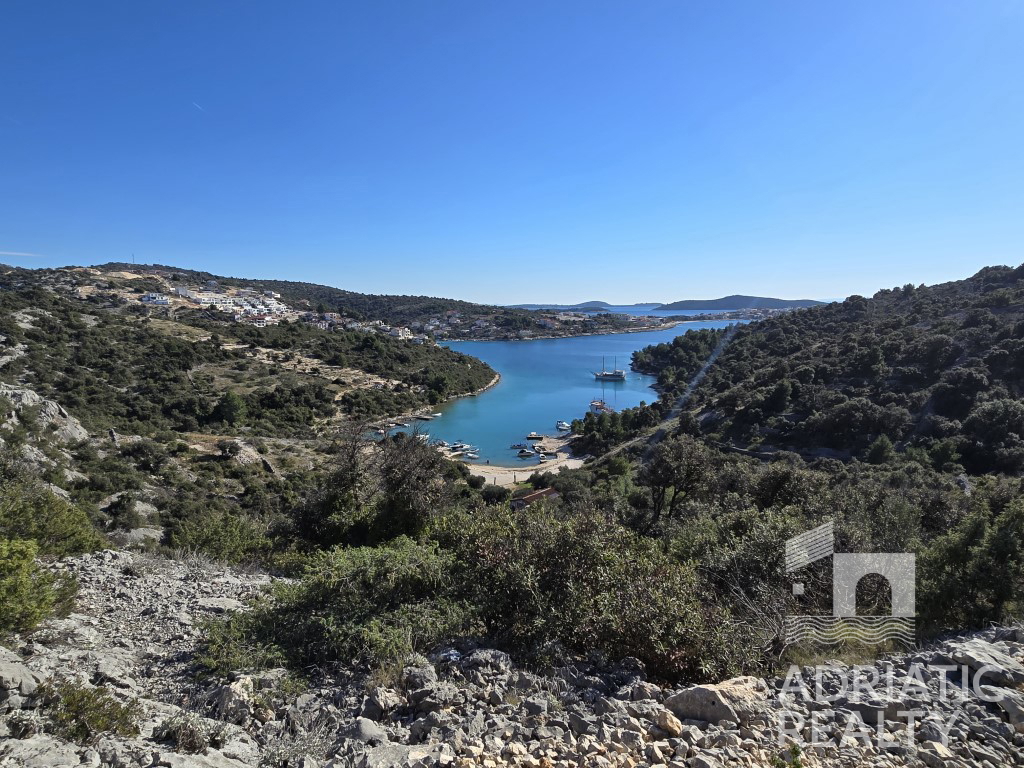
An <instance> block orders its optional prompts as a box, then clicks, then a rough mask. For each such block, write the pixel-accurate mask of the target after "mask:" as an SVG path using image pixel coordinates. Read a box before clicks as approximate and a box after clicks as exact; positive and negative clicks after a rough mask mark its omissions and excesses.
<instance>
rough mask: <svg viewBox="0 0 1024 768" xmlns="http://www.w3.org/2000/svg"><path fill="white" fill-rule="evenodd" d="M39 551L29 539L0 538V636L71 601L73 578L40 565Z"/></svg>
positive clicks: (29, 624) (31, 623) (25, 627)
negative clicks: (62, 576) (47, 569)
mask: <svg viewBox="0 0 1024 768" xmlns="http://www.w3.org/2000/svg"><path fill="white" fill-rule="evenodd" d="M38 551H39V550H38V546H37V545H36V544H35V543H34V542H31V541H17V540H15V541H11V540H7V539H0V637H2V636H4V635H7V634H10V633H12V632H25V631H27V630H30V629H32V628H33V627H35V626H36V625H37V624H39V622H41V621H42V620H43V619H46V618H48V617H50V616H52V615H53V614H55V613H60V612H63V611H65V610H67V609H69V608H70V606H71V604H72V603H73V600H74V594H75V583H74V581H72V580H70V579H65V578H58V577H56V576H54V575H53V574H51V573H49V572H47V571H46V570H44V569H43V568H41V567H40V566H39V565H38V564H37V563H36V560H35V558H36V555H37V554H38Z"/></svg>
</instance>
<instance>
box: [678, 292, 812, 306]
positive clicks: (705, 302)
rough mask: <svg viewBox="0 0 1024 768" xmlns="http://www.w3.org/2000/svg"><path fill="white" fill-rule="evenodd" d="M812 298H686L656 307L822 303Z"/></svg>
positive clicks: (805, 304)
mask: <svg viewBox="0 0 1024 768" xmlns="http://www.w3.org/2000/svg"><path fill="white" fill-rule="evenodd" d="M824 303H825V302H824V301H815V300H814V299H771V298H766V297H764V296H738V295H733V296H723V297H722V298H720V299H686V300H684V301H674V302H672V303H671V304H662V305H661V306H660V307H658V309H803V308H806V307H816V306H818V305H820V304H824Z"/></svg>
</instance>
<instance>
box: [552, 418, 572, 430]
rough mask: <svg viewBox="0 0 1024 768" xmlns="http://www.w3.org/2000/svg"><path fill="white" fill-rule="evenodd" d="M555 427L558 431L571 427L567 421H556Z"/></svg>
mask: <svg viewBox="0 0 1024 768" xmlns="http://www.w3.org/2000/svg"><path fill="white" fill-rule="evenodd" d="M555 429H557V430H558V431H559V432H568V431H569V430H571V429H572V425H571V424H570V423H569V422H567V421H556V422H555Z"/></svg>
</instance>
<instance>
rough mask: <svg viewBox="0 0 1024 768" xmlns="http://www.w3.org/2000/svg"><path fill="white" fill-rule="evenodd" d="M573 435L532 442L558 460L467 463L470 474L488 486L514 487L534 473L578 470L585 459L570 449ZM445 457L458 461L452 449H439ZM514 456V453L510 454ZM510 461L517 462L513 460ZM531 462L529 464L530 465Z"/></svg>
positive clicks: (550, 437)
mask: <svg viewBox="0 0 1024 768" xmlns="http://www.w3.org/2000/svg"><path fill="white" fill-rule="evenodd" d="M571 440H572V436H571V435H558V436H549V437H545V438H544V439H543V440H537V441H530V443H531V444H540V447H541V448H542V449H543V451H544V453H546V454H548V455H555V456H557V458H554V459H549V460H548V461H545V462H543V463H541V464H535V463H532V462H530V460H527V461H524V462H522V464H521V465H520V466H518V467H517V466H507V467H503V466H498V465H495V464H478V463H476V462H472V463H470V462H465V464H466V466H468V467H469V470H470V472H472V473H473V474H474V475H480V476H481V477H483V478H484V479H486V480H487V484H488V485H506V486H508V485H514V484H516V483H522V482H525V481H526V480H527V479H528V478H529V477H530V475H532V474H533V473H534V472H561V471H562V470H563V469H576V468H578V467H581V466H583V459H578V458H574V457H573V456H572V454H571V452H570V449H569V443H570V442H571ZM438 451H440V452H441V453H442V454H443V455H444V456H446V457H448V458H450V459H452V460H454V461H458V460H459V457H458V456H453V455H452V450H451V449H450V448H441V447H438ZM509 453H510V455H512V452H511V451H510V452H509ZM510 461H516V459H514V458H512V459H510ZM528 462H529V463H528Z"/></svg>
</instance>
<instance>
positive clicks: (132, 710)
mask: <svg viewBox="0 0 1024 768" xmlns="http://www.w3.org/2000/svg"><path fill="white" fill-rule="evenodd" d="M40 699H41V701H42V705H43V708H44V710H45V712H46V714H47V716H48V717H49V718H50V720H51V721H52V722H53V726H54V730H55V731H56V732H57V734H58V735H60V736H62V737H64V738H66V739H69V740H70V741H74V742H77V743H79V744H92V743H95V742H96V741H97V740H98V739H99V737H100V736H102V735H103V734H106V733H109V734H113V735H114V736H122V737H124V738H132V737H134V736H138V735H139V721H140V719H141V717H142V707H141V706H140V705H139V703H138V702H137V701H135V700H134V699H130V700H128V701H126V702H121V701H118V700H117V699H116V698H115V697H114V696H113V694H111V692H110V691H109V690H108V689H106V688H104V687H97V688H93V687H91V686H88V685H83V684H82V683H78V682H74V681H71V680H57V681H50V682H48V683H46V684H45V685H43V686H42V687H41V689H40Z"/></svg>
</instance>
